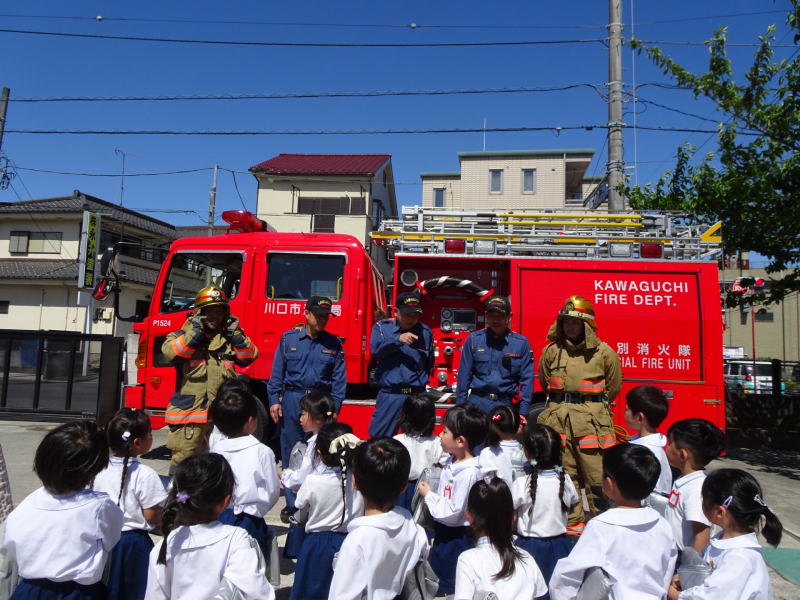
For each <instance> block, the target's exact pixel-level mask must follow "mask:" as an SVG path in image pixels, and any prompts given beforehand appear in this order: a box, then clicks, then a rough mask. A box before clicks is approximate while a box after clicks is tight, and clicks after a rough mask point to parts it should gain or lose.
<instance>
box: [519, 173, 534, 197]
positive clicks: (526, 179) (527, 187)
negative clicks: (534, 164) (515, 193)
mask: <svg viewBox="0 0 800 600" xmlns="http://www.w3.org/2000/svg"><path fill="white" fill-rule="evenodd" d="M522 193H523V194H535V193H536V169H522Z"/></svg>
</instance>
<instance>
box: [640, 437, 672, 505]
mask: <svg viewBox="0 0 800 600" xmlns="http://www.w3.org/2000/svg"><path fill="white" fill-rule="evenodd" d="M631 444H637V445H639V446H644V447H645V448H647V449H648V450H650V452H652V453H653V454H655V457H656V458H657V459H658V463H659V464H660V465H661V475H659V476H658V483H656V488H655V490H653V491H654V492H656V493H657V494H661V495H662V496H668V495H669V492H670V490H672V470H671V469H670V468H669V461H668V460H667V453H666V452H665V451H664V448H665V447H666V445H667V437H666V436H665V435H663V434H661V433H654V434H652V435H646V436H644V437H640V436H639V434H638V433H637V434H636V435H633V436H631Z"/></svg>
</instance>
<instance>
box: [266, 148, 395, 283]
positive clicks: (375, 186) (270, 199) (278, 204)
mask: <svg viewBox="0 0 800 600" xmlns="http://www.w3.org/2000/svg"><path fill="white" fill-rule="evenodd" d="M250 171H251V172H252V173H253V176H255V178H256V179H257V180H258V204H257V209H256V210H257V213H258V217H259V218H261V219H263V220H265V221H267V223H269V224H270V225H271V226H272V227H274V228H275V229H276V230H278V231H284V232H304V233H344V234H349V235H352V236H354V237H356V238H357V239H358V240H359V241H360V242H361V243H362V244H364V247H365V248H366V249H367V252H369V253H370V255H371V256H372V258H373V260H374V261H375V263H376V265H377V266H378V268H379V269H380V270H381V272H383V273H384V274H386V273H388V272H389V270H390V265H389V262H388V259H387V257H386V253H385V252H384V251H383V250H381V249H379V248H377V247H375V246H373V245H372V244H371V243H370V239H369V234H370V232H372V231H375V230H377V229H378V228H379V227H380V224H381V222H382V221H383V220H384V219H395V218H397V198H396V197H395V190H394V176H393V173H392V156H391V155H390V154H280V155H278V156H276V157H274V158H271V159H270V160H267V161H265V162H263V163H260V164H257V165H255V166H253V167H251V168H250Z"/></svg>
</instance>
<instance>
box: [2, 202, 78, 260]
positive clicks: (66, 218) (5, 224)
mask: <svg viewBox="0 0 800 600" xmlns="http://www.w3.org/2000/svg"><path fill="white" fill-rule="evenodd" d="M82 218H83V216H82V215H80V214H77V215H76V214H64V215H61V214H57V213H55V214H52V215H51V214H47V215H46V216H45V215H44V214H43V213H36V214H31V215H24V214H20V215H17V214H10V213H4V214H3V218H2V219H0V258H38V259H42V260H77V258H78V254H79V253H80V246H81V237H80V231H81V220H82ZM12 231H30V232H40V231H41V232H45V233H51V232H56V233H61V253H60V254H55V253H53V254H49V253H48V254H42V253H30V254H28V253H17V252H15V253H13V254H12V253H11V252H9V243H10V236H11V232H12Z"/></svg>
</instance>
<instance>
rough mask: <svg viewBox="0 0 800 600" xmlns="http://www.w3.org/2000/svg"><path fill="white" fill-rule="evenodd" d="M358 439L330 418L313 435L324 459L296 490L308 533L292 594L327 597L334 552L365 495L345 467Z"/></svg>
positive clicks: (303, 599)
mask: <svg viewBox="0 0 800 600" xmlns="http://www.w3.org/2000/svg"><path fill="white" fill-rule="evenodd" d="M359 443H360V440H359V439H358V438H357V437H356V436H354V435H353V428H352V427H350V425H347V424H345V423H328V424H327V425H325V426H324V427H323V428H322V429H321V430H320V432H319V434H318V435H317V444H316V451H317V456H316V460H318V461H320V462H321V463H322V464H323V465H325V470H324V471H323V472H321V473H319V472H318V473H311V474H310V475H309V476H308V477H306V480H305V481H304V482H303V485H302V487H301V488H300V491H299V492H298V493H297V500H296V502H295V508H297V511H298V512H297V513H296V515H299V516H300V517H299V518H300V520H306V517H307V520H306V523H305V530H306V537H305V539H304V540H303V546H302V548H301V549H300V555H299V556H298V557H297V568H296V569H295V572H294V585H293V586H292V595H291V600H326V599H327V598H328V592H329V590H330V587H331V580H332V579H333V556H334V555H335V554H336V553H337V552H338V551H339V549H340V548H341V547H342V543H343V542H344V538H345V536H346V535H347V526H348V525H349V524H350V521H352V520H353V519H355V518H356V517H360V516H362V515H363V514H364V501H363V499H362V498H361V494H359V493H358V492H357V491H356V490H355V489H354V488H353V478H352V476H351V475H350V473H348V470H349V468H350V466H351V457H352V454H353V451H354V450H355V448H356V446H357V445H358V444H359Z"/></svg>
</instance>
